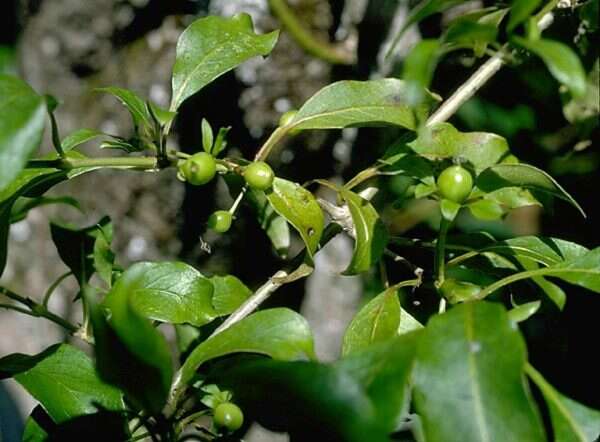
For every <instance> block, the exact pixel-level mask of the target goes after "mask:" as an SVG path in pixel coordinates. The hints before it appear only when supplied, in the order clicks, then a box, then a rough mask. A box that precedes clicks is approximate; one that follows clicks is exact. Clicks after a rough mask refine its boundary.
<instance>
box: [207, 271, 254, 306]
mask: <svg viewBox="0 0 600 442" xmlns="http://www.w3.org/2000/svg"><path fill="white" fill-rule="evenodd" d="M210 282H211V283H212V285H213V288H214V291H213V295H212V306H213V308H214V310H215V313H216V314H217V315H219V316H223V315H229V314H231V313H233V312H234V311H235V310H236V309H237V308H238V307H239V306H240V305H242V304H243V303H244V301H246V300H247V299H248V298H249V297H250V295H252V290H250V289H249V288H248V287H246V285H245V284H244V283H243V282H242V281H240V280H239V279H238V278H236V277H235V276H232V275H227V276H213V277H212V278H210Z"/></svg>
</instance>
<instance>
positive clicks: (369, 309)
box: [342, 287, 401, 356]
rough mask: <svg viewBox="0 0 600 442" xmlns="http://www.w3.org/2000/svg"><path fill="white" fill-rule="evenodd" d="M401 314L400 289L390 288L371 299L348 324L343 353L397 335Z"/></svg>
mask: <svg viewBox="0 0 600 442" xmlns="http://www.w3.org/2000/svg"><path fill="white" fill-rule="evenodd" d="M400 316H401V313H400V301H399V300H398V289H396V288H394V287H392V288H389V289H388V290H386V291H384V292H383V293H380V294H379V295H377V296H376V297H375V298H373V299H371V300H370V301H369V302H368V303H367V304H366V305H365V306H364V307H363V308H361V309H360V310H359V312H358V313H357V314H356V316H354V319H352V321H351V322H350V325H348V328H347V329H346V333H345V334H344V339H343V342H342V355H343V356H346V355H349V354H352V353H355V352H357V351H361V350H363V349H365V348H367V347H369V346H370V345H371V344H374V343H376V342H381V341H385V340H388V339H391V338H393V337H394V336H397V335H398V328H399V326H400Z"/></svg>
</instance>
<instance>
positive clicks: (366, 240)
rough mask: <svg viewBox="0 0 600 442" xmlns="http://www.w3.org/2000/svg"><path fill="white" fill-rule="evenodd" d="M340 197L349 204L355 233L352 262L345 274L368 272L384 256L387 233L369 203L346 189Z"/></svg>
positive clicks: (341, 192) (341, 191)
mask: <svg viewBox="0 0 600 442" xmlns="http://www.w3.org/2000/svg"><path fill="white" fill-rule="evenodd" d="M340 196H341V197H342V199H343V200H344V201H345V202H346V204H348V208H349V209H350V215H351V216H352V222H353V224H354V231H355V244H354V253H353V255H352V261H350V265H349V266H348V268H347V269H346V270H345V271H344V274H346V275H353V274H357V273H361V272H366V271H367V270H369V269H370V268H371V266H372V265H373V264H375V263H376V262H377V261H378V260H379V259H380V258H381V256H382V255H383V251H384V250H385V246H386V244H387V238H388V235H387V231H386V229H385V227H384V225H383V223H382V222H381V219H380V218H379V214H378V213H377V211H376V210H375V208H374V207H373V206H372V205H371V203H370V202H369V201H367V200H366V199H364V198H362V197H361V196H359V195H357V194H356V193H354V192H351V191H349V190H345V189H341V190H340Z"/></svg>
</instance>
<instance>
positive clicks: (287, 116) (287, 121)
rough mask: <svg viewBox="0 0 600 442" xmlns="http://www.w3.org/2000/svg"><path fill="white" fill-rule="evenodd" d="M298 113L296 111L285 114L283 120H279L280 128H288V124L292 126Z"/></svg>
mask: <svg viewBox="0 0 600 442" xmlns="http://www.w3.org/2000/svg"><path fill="white" fill-rule="evenodd" d="M297 113H298V111H297V110H295V109H293V110H289V111H287V112H286V113H284V114H283V115H282V116H281V118H279V127H283V126H287V125H288V124H290V123H291V122H292V120H293V119H294V117H295V116H296V114H297Z"/></svg>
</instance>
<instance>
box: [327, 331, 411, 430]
mask: <svg viewBox="0 0 600 442" xmlns="http://www.w3.org/2000/svg"><path fill="white" fill-rule="evenodd" d="M421 335H422V333H421V332H413V333H407V334H404V335H402V336H399V337H395V338H393V339H390V340H388V341H385V342H380V343H376V344H373V345H371V346H369V347H368V348H365V349H364V350H362V351H360V352H356V353H352V354H351V355H349V356H347V357H344V358H342V359H341V360H340V361H339V362H337V363H335V366H337V367H338V368H340V369H342V370H344V371H346V372H347V373H348V374H350V375H351V376H352V377H353V378H355V379H356V380H357V381H358V382H359V383H360V384H361V385H362V386H363V388H364V389H365V390H366V392H367V395H368V396H369V397H370V398H371V400H372V402H373V405H374V406H375V412H376V415H377V420H378V422H380V423H381V425H382V427H383V428H385V429H386V430H387V431H388V432H389V433H391V432H393V431H395V430H396V429H397V428H398V423H399V422H400V420H401V418H402V417H403V416H404V414H405V413H406V412H407V410H408V405H409V402H410V395H409V389H410V382H411V379H412V376H413V369H414V365H415V356H416V352H417V344H418V342H419V338H420V336H421Z"/></svg>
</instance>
